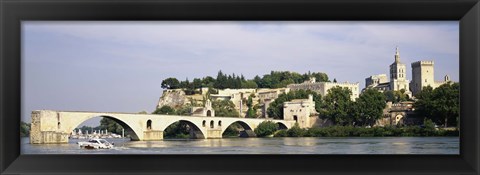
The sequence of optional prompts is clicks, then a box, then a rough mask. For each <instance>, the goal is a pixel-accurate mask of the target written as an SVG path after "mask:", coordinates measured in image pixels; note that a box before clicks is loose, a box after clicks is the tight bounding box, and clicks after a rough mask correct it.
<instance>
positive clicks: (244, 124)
mask: <svg viewBox="0 0 480 175" xmlns="http://www.w3.org/2000/svg"><path fill="white" fill-rule="evenodd" d="M234 123H238V124H240V125H241V126H242V127H243V129H244V132H245V134H246V135H247V136H248V137H253V136H255V133H254V132H253V130H254V127H253V126H252V125H251V124H249V123H247V122H245V121H242V120H234V121H231V122H228V123H226V124H225V125H223V124H222V125H223V126H225V127H222V135H223V134H224V132H225V131H226V130H227V128H228V127H230V125H233V124H234Z"/></svg>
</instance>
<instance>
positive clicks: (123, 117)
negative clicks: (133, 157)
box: [30, 110, 295, 144]
mask: <svg viewBox="0 0 480 175" xmlns="http://www.w3.org/2000/svg"><path fill="white" fill-rule="evenodd" d="M93 117H106V118H110V119H112V120H114V121H115V122H117V123H118V124H120V125H121V126H122V127H123V128H124V129H125V132H126V134H129V135H130V136H131V139H132V140H143V141H148V140H163V131H164V130H165V129H166V128H167V127H168V126H170V125H171V124H173V123H175V122H178V121H179V122H185V123H187V124H188V126H189V127H191V129H190V131H191V132H190V134H191V136H192V138H199V139H209V138H222V134H223V132H224V131H225V130H226V129H227V127H228V126H230V125H231V124H233V123H239V124H240V125H242V127H243V128H244V129H245V133H246V134H248V136H255V134H254V132H253V131H254V130H255V128H256V127H257V126H258V125H259V124H260V123H261V122H263V121H272V122H275V123H278V124H279V125H280V127H281V128H290V127H292V126H293V125H294V124H295V121H288V120H273V119H265V118H262V119H256V118H238V117H201V116H179V115H157V114H130V113H112V112H74V111H53V110H36V111H32V123H31V131H30V143H32V144H43V143H68V137H69V135H70V133H71V132H72V131H73V130H74V129H75V128H77V127H78V126H79V125H80V124H81V123H83V122H85V121H86V120H88V119H91V118H93Z"/></svg>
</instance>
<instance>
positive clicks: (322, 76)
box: [312, 72, 329, 82]
mask: <svg viewBox="0 0 480 175" xmlns="http://www.w3.org/2000/svg"><path fill="white" fill-rule="evenodd" d="M312 76H313V77H315V79H316V80H317V82H328V81H329V80H328V75H327V74H326V73H323V72H314V73H312Z"/></svg>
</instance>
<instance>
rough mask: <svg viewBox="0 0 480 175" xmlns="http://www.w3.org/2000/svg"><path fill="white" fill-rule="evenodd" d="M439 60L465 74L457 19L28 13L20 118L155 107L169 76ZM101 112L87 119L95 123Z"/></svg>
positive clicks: (379, 69) (367, 67)
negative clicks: (109, 18) (88, 17)
mask: <svg viewBox="0 0 480 175" xmlns="http://www.w3.org/2000/svg"><path fill="white" fill-rule="evenodd" d="M396 47H398V48H399V51H400V61H401V62H402V63H404V64H406V66H407V79H409V80H411V63H412V62H415V61H420V60H433V61H435V80H443V77H444V76H445V75H447V74H448V75H449V76H450V78H451V79H452V80H453V81H459V23H458V21H375V22H373V21H355V22H352V21H328V22H327V21H309V22H306V21H303V22H302V21H295V22H294V21H195V22H194V21H181V22H180V21H149V22H133V21H131V22H125V21H123V22H106V21H96V22H92V21H76V22H67V21H24V22H22V121H25V122H30V121H31V119H30V114H31V111H33V110H41V109H49V110H65V111H98V112H128V113H137V112H140V111H147V112H149V113H150V112H152V111H154V109H155V107H156V105H157V102H158V100H159V98H160V96H161V94H162V91H163V89H162V88H161V82H162V80H164V79H166V78H169V77H175V78H177V79H179V80H185V79H187V78H188V79H189V80H190V81H191V80H193V78H201V77H205V76H212V77H216V75H217V73H218V71H219V70H222V72H223V73H227V74H232V73H235V74H236V75H240V74H243V75H244V76H245V78H247V79H252V78H253V77H254V76H255V75H260V76H262V75H264V74H269V73H270V71H272V70H274V71H293V72H298V73H301V74H303V73H306V72H308V71H311V72H325V73H327V74H328V76H329V78H330V80H333V79H334V78H335V79H337V81H338V82H350V83H354V82H359V83H360V89H362V88H364V87H365V78H367V77H369V76H371V75H375V74H387V75H388V72H389V65H390V64H392V63H393V62H394V54H395V48H396ZM98 121H99V119H98V118H97V119H93V120H89V121H88V122H86V123H84V124H86V125H91V126H96V125H97V124H98Z"/></svg>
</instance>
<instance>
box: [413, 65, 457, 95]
mask: <svg viewBox="0 0 480 175" xmlns="http://www.w3.org/2000/svg"><path fill="white" fill-rule="evenodd" d="M434 71H435V69H434V62H433V61H417V62H414V63H412V82H411V83H410V87H411V90H412V93H413V95H416V94H418V93H419V92H420V91H421V90H422V89H423V88H424V87H427V86H430V87H432V88H433V89H435V88H437V87H438V86H440V85H442V84H445V83H447V82H449V81H450V77H449V76H448V75H445V77H444V81H435V79H434V76H435V72H434Z"/></svg>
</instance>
